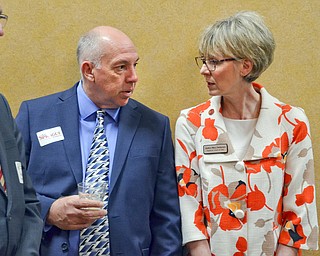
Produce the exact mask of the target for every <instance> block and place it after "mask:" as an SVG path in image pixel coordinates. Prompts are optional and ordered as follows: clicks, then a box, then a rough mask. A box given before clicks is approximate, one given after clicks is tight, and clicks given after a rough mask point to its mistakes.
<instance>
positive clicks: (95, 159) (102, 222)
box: [79, 110, 110, 256]
mask: <svg viewBox="0 0 320 256" xmlns="http://www.w3.org/2000/svg"><path fill="white" fill-rule="evenodd" d="M105 115H106V112H105V111H103V110H98V111H97V123H96V128H95V130H94V134H93V140H92V144H91V149H90V154H89V158H88V163H87V170H86V178H85V181H86V182H93V183H95V182H97V183H98V182H101V181H105V182H107V190H106V194H105V196H104V198H103V202H104V207H103V209H105V210H107V208H108V197H109V186H108V181H109V177H108V174H109V162H110V161H109V160H110V159H109V149H108V141H107V137H106V135H105V133H104V116H105ZM79 255H80V256H95V255H110V246H109V223H108V216H107V215H106V216H104V217H103V218H101V219H98V220H96V221H95V222H94V223H93V224H92V225H91V226H90V227H88V228H86V229H83V230H81V231H80V245H79Z"/></svg>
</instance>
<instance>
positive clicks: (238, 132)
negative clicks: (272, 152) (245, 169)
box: [223, 117, 258, 160]
mask: <svg viewBox="0 0 320 256" xmlns="http://www.w3.org/2000/svg"><path fill="white" fill-rule="evenodd" d="M223 120H224V123H225V125H226V128H227V132H228V136H229V138H230V140H231V143H232V146H233V148H234V150H235V153H236V155H237V156H238V158H239V159H240V160H242V159H243V158H244V156H245V154H246V153H247V150H248V147H249V145H250V142H251V139H252V135H253V133H254V129H255V127H256V124H257V120H258V119H257V118H255V119H246V120H238V119H230V118H226V117H224V118H223Z"/></svg>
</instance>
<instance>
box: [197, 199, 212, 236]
mask: <svg viewBox="0 0 320 256" xmlns="http://www.w3.org/2000/svg"><path fill="white" fill-rule="evenodd" d="M209 219H210V216H209V210H208V208H206V207H203V204H202V202H200V204H199V207H198V209H197V211H196V212H195V214H194V224H195V225H196V227H197V228H198V229H199V230H200V231H201V232H202V234H204V235H205V236H206V237H207V238H209V235H208V231H207V226H208V221H207V220H209Z"/></svg>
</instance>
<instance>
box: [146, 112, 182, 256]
mask: <svg viewBox="0 0 320 256" xmlns="http://www.w3.org/2000/svg"><path fill="white" fill-rule="evenodd" d="M165 120H166V123H165V133H164V136H163V147H162V150H161V156H160V163H159V166H160V167H159V172H158V177H157V182H156V191H155V198H154V206H153V211H152V214H151V220H150V223H151V227H152V229H153V231H152V232H153V234H154V236H153V238H154V240H153V243H152V248H151V255H160V254H161V253H163V252H169V251H171V254H170V255H180V253H181V252H180V250H181V244H182V243H181V231H180V226H181V223H180V211H179V202H178V195H177V193H178V192H177V183H176V175H175V167H174V149H173V143H172V138H171V130H170V125H169V120H168V118H166V119H165ZM168 209H171V211H168Z"/></svg>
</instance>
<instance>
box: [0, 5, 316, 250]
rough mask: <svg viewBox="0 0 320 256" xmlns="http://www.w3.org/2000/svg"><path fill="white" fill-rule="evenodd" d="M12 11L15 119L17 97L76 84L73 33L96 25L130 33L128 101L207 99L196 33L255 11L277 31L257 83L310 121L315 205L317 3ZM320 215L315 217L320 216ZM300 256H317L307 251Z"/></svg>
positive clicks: (8, 92) (167, 105) (7, 66)
mask: <svg viewBox="0 0 320 256" xmlns="http://www.w3.org/2000/svg"><path fill="white" fill-rule="evenodd" d="M0 3H1V5H2V7H3V10H4V13H6V14H8V15H9V21H8V24H7V27H6V28H5V37H4V38H2V39H1V42H0V52H1V61H0V74H1V89H0V90H1V91H2V93H4V94H5V96H6V97H7V98H8V100H9V103H10V105H11V107H12V110H13V113H14V115H15V114H16V113H17V111H18V108H19V105H20V103H21V101H22V100H25V99H29V98H34V97H38V96H42V95H46V94H49V93H53V92H57V91H60V90H64V89H67V88H69V87H70V86H72V85H73V84H74V83H75V82H76V81H77V80H78V79H79V73H78V67H77V64H76V58H75V49H76V44H77V41H78V38H79V36H80V35H81V34H82V33H84V32H86V31H87V30H89V29H91V28H92V27H95V26H97V25H111V26H115V27H117V28H119V29H121V30H123V31H124V32H126V33H127V34H128V35H129V36H130V37H131V38H132V39H133V41H134V42H135V44H136V45H137V47H138V50H139V54H140V59H141V61H140V63H139V66H138V73H139V78H140V81H139V83H138V87H137V88H136V91H135V94H134V98H136V99H138V100H140V101H142V102H144V103H145V104H146V105H149V106H150V107H152V108H154V109H156V110H158V111H160V112H163V113H164V114H167V115H168V116H169V117H170V119H171V126H172V128H174V124H175V121H176V118H177V116H178V114H179V111H180V110H181V109H183V108H186V107H190V106H193V105H195V104H197V103H200V102H203V101H205V100H206V99H208V95H207V90H206V87H205V85H204V83H203V79H202V78H201V76H200V75H199V71H198V69H197V67H196V65H195V62H194V56H196V55H197V54H198V52H197V40H198V36H199V34H200V32H201V31H202V30H203V28H204V27H205V26H206V25H208V24H209V23H211V22H213V21H215V20H216V19H218V18H222V17H225V16H228V15H231V14H233V13H234V12H236V11H239V10H244V9H247V10H248V9H249V10H255V11H258V12H259V13H261V14H262V15H263V16H264V17H265V20H266V23H267V24H268V25H269V27H270V28H271V30H272V31H273V33H274V36H275V39H276V42H277V48H276V54H275V59H274V63H273V64H272V65H271V67H270V68H269V69H268V70H267V71H266V72H265V73H264V74H263V75H262V76H261V78H259V79H258V82H260V83H262V84H263V85H264V86H265V87H266V88H267V89H268V90H269V92H271V93H272V94H273V95H275V96H276V97H278V98H280V99H281V100H283V101H285V102H286V103H290V104H293V105H298V106H301V107H303V108H304V109H305V111H306V113H307V115H308V117H309V119H310V123H311V127H312V129H311V131H312V136H313V142H314V144H313V146H314V155H315V165H316V179H317V184H318V187H317V194H318V208H319V209H320V205H319V200H320V185H319V180H320V173H319V164H320V160H319V153H320V147H319V137H320V131H319V128H318V127H319V125H320V121H319V112H320V111H319V110H320V107H319V100H320V93H319V92H320V89H319V88H320V86H319V81H320V72H319V70H320V61H319V60H320V51H319V38H320V29H319V27H320V22H319V17H320V1H318V0H309V1H308V0H287V1H285V0H269V1H257V0H246V1H244V0H243V1H231V0H225V1H214V0H167V1H166V0H158V1H156V0H135V1H132V0H91V1H84V0H42V1H41V0H7V1H5V0H0ZM318 212H319V215H320V211H319V210H318ZM305 255H316V253H306V254H305Z"/></svg>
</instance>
